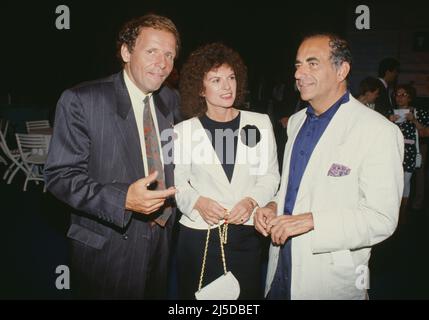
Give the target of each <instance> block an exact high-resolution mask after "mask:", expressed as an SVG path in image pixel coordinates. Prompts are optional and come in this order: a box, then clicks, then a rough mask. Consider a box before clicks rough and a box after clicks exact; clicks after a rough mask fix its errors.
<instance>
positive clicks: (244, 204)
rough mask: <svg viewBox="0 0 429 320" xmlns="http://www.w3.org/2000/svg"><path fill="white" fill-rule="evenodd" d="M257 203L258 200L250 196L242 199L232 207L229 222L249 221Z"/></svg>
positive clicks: (240, 222) (241, 222)
mask: <svg viewBox="0 0 429 320" xmlns="http://www.w3.org/2000/svg"><path fill="white" fill-rule="evenodd" d="M257 205H258V204H257V203H256V201H255V200H253V199H252V198H249V197H246V198H244V199H242V200H240V201H239V202H238V203H237V204H236V205H235V206H234V208H232V210H231V213H230V215H229V217H228V223H232V224H243V223H245V222H247V221H248V220H249V218H250V216H251V215H252V212H253V209H255V207H256V206H257Z"/></svg>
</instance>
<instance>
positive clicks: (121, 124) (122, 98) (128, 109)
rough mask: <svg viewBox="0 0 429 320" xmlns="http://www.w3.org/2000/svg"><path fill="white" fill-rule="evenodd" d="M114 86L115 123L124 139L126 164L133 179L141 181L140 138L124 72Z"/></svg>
mask: <svg viewBox="0 0 429 320" xmlns="http://www.w3.org/2000/svg"><path fill="white" fill-rule="evenodd" d="M114 86H115V95H116V107H117V109H116V112H117V121H115V123H116V125H117V128H118V133H119V134H120V135H121V138H122V142H123V143H122V146H123V148H124V150H125V152H126V154H124V159H125V163H129V164H130V167H131V168H132V172H133V178H134V179H139V178H141V177H144V175H145V174H144V167H143V158H142V151H141V147H140V137H139V133H138V128H137V123H136V118H135V116H134V111H133V108H132V105H131V99H130V96H129V93H128V90H127V87H126V85H125V81H124V75H123V71H122V72H120V73H118V74H117V75H116V76H115V79H114ZM142 121H143V119H142Z"/></svg>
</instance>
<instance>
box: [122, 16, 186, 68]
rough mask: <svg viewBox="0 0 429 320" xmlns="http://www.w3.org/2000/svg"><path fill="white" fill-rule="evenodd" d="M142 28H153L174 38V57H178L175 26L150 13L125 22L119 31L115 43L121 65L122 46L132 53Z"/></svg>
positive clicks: (178, 40) (167, 20)
mask: <svg viewBox="0 0 429 320" xmlns="http://www.w3.org/2000/svg"><path fill="white" fill-rule="evenodd" d="M142 28H153V29H156V30H163V31H167V32H170V33H172V34H173V35H174V37H175V38H176V57H177V56H178V55H179V49H180V35H179V31H177V28H176V25H175V24H174V23H173V21H171V20H170V19H169V18H167V17H164V16H159V15H156V14H152V13H151V14H146V15H144V16H141V17H138V18H134V19H132V20H130V21H128V22H126V23H125V24H124V25H123V27H122V28H121V30H120V31H119V34H118V39H117V41H116V55H117V57H118V59H119V61H121V63H123V61H122V56H121V47H122V45H123V44H125V45H126V46H127V48H128V51H129V52H133V50H134V46H135V44H136V40H137V38H138V36H139V34H140V31H141V29H142Z"/></svg>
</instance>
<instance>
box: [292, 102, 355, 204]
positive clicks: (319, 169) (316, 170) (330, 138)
mask: <svg viewBox="0 0 429 320" xmlns="http://www.w3.org/2000/svg"><path fill="white" fill-rule="evenodd" d="M351 100H352V99H351V97H350V101H351ZM350 101H349V102H348V103H346V104H343V105H342V106H341V107H340V108H339V109H338V111H337V112H336V114H335V115H334V117H333V118H332V120H331V121H330V123H329V125H328V127H327V128H326V130H325V132H324V133H323V135H322V136H321V137H320V140H319V142H318V143H317V145H316V147H315V148H314V150H313V153H312V154H311V157H310V160H309V161H308V164H307V168H306V169H305V172H304V175H303V177H302V180H301V184H300V188H299V192H298V195H297V198H296V199H297V200H296V203H298V202H299V200H300V199H302V198H303V197H305V195H306V194H307V193H308V192H309V191H310V190H311V188H312V187H313V186H314V185H315V184H317V183H318V182H320V180H321V179H323V178H324V177H325V176H327V174H328V171H329V168H330V166H331V165H332V161H333V160H334V157H335V155H337V154H338V148H340V147H341V145H342V144H343V143H344V140H345V138H347V136H346V132H347V127H348V122H349V121H350V112H349V111H350V108H351V105H350ZM295 208H296V206H295Z"/></svg>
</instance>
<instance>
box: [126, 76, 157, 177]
mask: <svg viewBox="0 0 429 320" xmlns="http://www.w3.org/2000/svg"><path fill="white" fill-rule="evenodd" d="M124 80H125V85H126V87H127V89H128V93H129V94H130V98H131V105H132V107H133V111H134V116H135V119H136V123H137V129H138V131H139V137H140V146H141V150H142V159H143V167H144V172H145V175H146V176H148V175H149V171H148V164H147V158H146V144H145V141H144V128H143V111H144V108H145V106H144V103H143V100H144V99H145V98H146V97H147V96H149V105H150V112H151V113H152V118H153V122H154V124H155V128H156V135H157V137H158V145H159V150H160V151H161V139H160V136H159V128H158V119H157V117H156V112H155V105H154V103H153V97H152V93H149V94H144V93H143V92H142V91H141V90H140V89H139V88H138V87H137V86H136V85H135V84H134V83H133V82H132V81H131V79H130V78H129V76H128V74H127V72H126V71H125V70H124ZM160 157H161V162H162V163H164V159H163V157H162V152H160Z"/></svg>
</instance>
